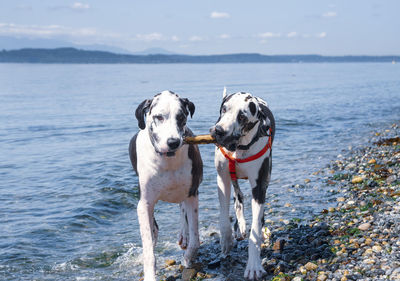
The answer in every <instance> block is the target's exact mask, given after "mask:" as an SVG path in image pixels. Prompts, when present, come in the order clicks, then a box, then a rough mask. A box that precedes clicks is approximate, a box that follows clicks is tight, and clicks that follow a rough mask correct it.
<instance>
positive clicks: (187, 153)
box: [129, 91, 203, 281]
mask: <svg viewBox="0 0 400 281" xmlns="http://www.w3.org/2000/svg"><path fill="white" fill-rule="evenodd" d="M194 111H195V106H194V104H193V103H192V102H190V101H189V100H188V99H186V98H180V97H179V96H178V95H177V94H175V93H173V92H170V91H164V92H162V93H160V94H157V95H155V96H154V98H153V99H147V100H144V101H143V102H142V103H141V104H139V106H138V107H137V109H136V112H135V115H136V118H137V120H138V125H139V128H140V129H141V130H140V131H139V132H138V133H137V134H136V135H135V136H134V137H133V138H132V140H131V142H130V145H129V155H130V159H131V162H132V166H133V168H134V170H135V171H136V173H137V175H138V177H139V186H140V200H139V203H138V205H137V213H138V217H139V224H140V235H141V238H142V244H143V265H144V279H145V280H146V281H150V280H155V278H156V277H155V275H156V259H155V256H154V247H155V244H156V242H157V236H158V225H157V223H156V220H155V219H154V206H155V204H156V203H157V201H158V200H162V201H167V202H171V203H180V206H181V224H182V225H181V232H180V237H179V244H180V245H181V248H182V249H185V253H184V260H183V264H184V266H189V265H190V263H191V261H192V259H193V258H194V257H195V255H196V252H197V249H198V247H199V245H200V242H199V232H198V187H199V185H200V183H201V181H202V177H203V162H202V159H201V156H200V152H199V149H198V147H197V146H196V145H192V144H190V145H186V144H185V145H184V144H183V138H184V136H191V135H193V134H192V132H191V131H190V129H189V128H188V127H187V126H186V119H187V116H188V115H189V114H190V116H192V115H193V113H194Z"/></svg>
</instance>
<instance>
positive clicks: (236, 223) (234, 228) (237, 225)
mask: <svg viewBox="0 0 400 281" xmlns="http://www.w3.org/2000/svg"><path fill="white" fill-rule="evenodd" d="M238 228H239V224H238V220H237V219H235V224H234V225H233V230H235V231H237V230H238Z"/></svg>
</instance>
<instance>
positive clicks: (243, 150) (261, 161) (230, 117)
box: [210, 89, 275, 279]
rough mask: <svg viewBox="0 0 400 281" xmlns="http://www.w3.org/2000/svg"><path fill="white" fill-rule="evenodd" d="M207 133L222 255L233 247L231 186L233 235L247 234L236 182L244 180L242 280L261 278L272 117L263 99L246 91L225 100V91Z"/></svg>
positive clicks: (241, 200) (270, 164)
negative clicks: (247, 209) (247, 194)
mask: <svg viewBox="0 0 400 281" xmlns="http://www.w3.org/2000/svg"><path fill="white" fill-rule="evenodd" d="M210 132H211V135H212V136H213V137H214V138H215V139H216V141H217V148H216V150H215V167H216V169H217V173H218V176H217V183H218V196H219V202H220V231H221V252H222V254H223V255H227V254H228V253H229V251H230V249H231V247H232V242H233V241H232V240H233V237H232V229H231V225H230V221H229V203H230V195H231V183H232V185H233V188H234V189H233V190H234V206H235V213H236V221H235V224H234V230H235V236H236V238H237V239H243V238H245V237H246V236H247V234H248V232H247V230H246V221H245V218H244V213H243V193H242V192H241V190H240V188H239V184H238V181H237V179H243V178H245V179H248V180H249V182H250V186H251V188H252V195H253V196H252V200H251V206H252V223H251V231H250V235H249V247H248V254H249V257H248V261H247V265H246V269H245V272H244V277H245V278H248V279H257V278H261V277H262V275H263V274H264V273H265V271H264V269H263V267H262V265H261V259H260V248H261V241H262V232H261V228H262V226H263V224H264V203H265V193H266V190H267V187H268V184H269V181H270V177H271V168H272V142H273V140H274V135H275V119H274V116H273V115H272V112H271V111H270V110H269V108H268V105H267V103H266V102H265V101H263V100H262V99H260V98H258V97H255V96H252V95H251V94H249V93H244V92H239V93H234V94H231V95H227V94H226V89H224V93H223V100H222V104H221V107H220V117H219V119H218V121H217V123H216V124H215V126H213V127H212V128H211V129H210Z"/></svg>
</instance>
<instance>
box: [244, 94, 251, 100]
mask: <svg viewBox="0 0 400 281" xmlns="http://www.w3.org/2000/svg"><path fill="white" fill-rule="evenodd" d="M251 98H252V96H251V95H247V97H246V98H245V99H244V101H248V100H250V99H251Z"/></svg>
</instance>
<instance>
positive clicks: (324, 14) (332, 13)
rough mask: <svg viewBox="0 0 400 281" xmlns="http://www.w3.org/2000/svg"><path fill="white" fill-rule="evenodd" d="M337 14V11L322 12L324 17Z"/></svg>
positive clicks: (332, 16) (331, 16)
mask: <svg viewBox="0 0 400 281" xmlns="http://www.w3.org/2000/svg"><path fill="white" fill-rule="evenodd" d="M336 16H337V13H336V12H332V11H331V12H326V13H323V14H322V17H323V18H334V17H336Z"/></svg>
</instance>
